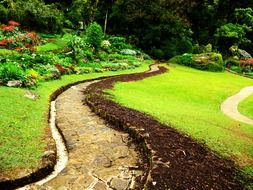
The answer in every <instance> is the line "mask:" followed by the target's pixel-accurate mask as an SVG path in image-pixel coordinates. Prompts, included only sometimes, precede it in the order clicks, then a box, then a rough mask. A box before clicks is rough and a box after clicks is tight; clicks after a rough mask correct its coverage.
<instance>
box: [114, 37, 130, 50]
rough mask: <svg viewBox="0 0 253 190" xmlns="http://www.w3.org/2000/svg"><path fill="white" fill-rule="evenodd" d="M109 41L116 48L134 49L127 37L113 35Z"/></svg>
mask: <svg viewBox="0 0 253 190" xmlns="http://www.w3.org/2000/svg"><path fill="white" fill-rule="evenodd" d="M109 42H110V43H111V45H112V48H113V49H114V50H118V51H120V50H122V49H132V48H133V47H132V46H131V45H130V44H128V43H127V42H126V38H124V37H119V36H111V37H110V38H109Z"/></svg>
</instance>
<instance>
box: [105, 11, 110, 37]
mask: <svg viewBox="0 0 253 190" xmlns="http://www.w3.org/2000/svg"><path fill="white" fill-rule="evenodd" d="M108 10H109V9H108V8H107V10H106V14H105V25H104V35H105V34H106V28H107V21H108Z"/></svg>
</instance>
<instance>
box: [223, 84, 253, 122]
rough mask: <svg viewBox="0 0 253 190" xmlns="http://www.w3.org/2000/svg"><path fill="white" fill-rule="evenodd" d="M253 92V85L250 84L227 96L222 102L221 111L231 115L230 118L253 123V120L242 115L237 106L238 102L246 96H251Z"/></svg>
mask: <svg viewBox="0 0 253 190" xmlns="http://www.w3.org/2000/svg"><path fill="white" fill-rule="evenodd" d="M252 93H253V86H248V87H245V88H243V89H242V90H241V91H240V92H238V93H237V94H235V95H233V96H231V97H229V98H227V99H226V100H225V101H224V102H223V103H222V104H221V111H222V112H223V113H224V114H225V115H227V116H229V117H230V118H232V119H234V120H237V121H240V122H243V123H246V124H249V125H253V120H252V119H250V118H248V117H246V116H244V115H242V114H241V113H239V111H238V109H237V107H238V104H239V103H240V102H241V101H242V100H244V99H245V98H247V97H249V96H250V95H251V94H252Z"/></svg>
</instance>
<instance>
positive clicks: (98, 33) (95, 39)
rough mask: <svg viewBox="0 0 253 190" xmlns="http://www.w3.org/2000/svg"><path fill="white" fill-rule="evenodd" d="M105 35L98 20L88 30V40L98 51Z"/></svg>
mask: <svg viewBox="0 0 253 190" xmlns="http://www.w3.org/2000/svg"><path fill="white" fill-rule="evenodd" d="M103 35H104V34H103V30H102V27H101V26H100V25H99V24H97V23H96V22H93V23H91V24H90V25H89V26H88V28H87V30H86V41H87V43H88V44H90V45H91V46H92V47H94V48H95V51H98V50H99V48H100V45H101V42H102V40H103Z"/></svg>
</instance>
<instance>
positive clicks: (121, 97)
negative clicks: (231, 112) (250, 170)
mask: <svg viewBox="0 0 253 190" xmlns="http://www.w3.org/2000/svg"><path fill="white" fill-rule="evenodd" d="M249 85H253V81H252V80H251V79H247V78H243V77H239V76H236V75H233V74H230V73H227V72H225V73H213V72H206V71H198V70H195V69H191V68H187V67H184V66H179V65H171V66H170V67H169V72H168V73H166V74H163V75H160V76H155V77H151V78H147V79H144V80H142V81H138V82H128V83H117V84H116V85H115V86H114V89H113V90H110V91H109V92H110V94H111V95H112V98H113V99H114V100H116V101H117V102H119V103H120V104H122V105H124V106H127V107H130V108H133V109H137V110H140V111H142V112H145V113H148V114H150V115H152V116H153V117H155V118H157V119H158V120H160V121H161V122H162V123H165V124H168V125H170V126H172V127H175V128H177V129H179V130H180V131H182V132H184V133H186V134H188V135H190V136H191V137H193V138H194V139H197V140H198V141H199V142H202V143H204V144H206V145H207V146H208V147H210V148H211V149H212V150H214V151H216V152H218V154H219V155H222V156H224V157H227V158H231V159H233V160H235V161H236V162H237V163H238V164H239V165H240V166H241V167H246V166H249V167H252V165H251V163H252V160H253V146H252V145H253V141H252V137H253V128H252V126H248V125H245V124H242V123H239V122H236V121H233V120H231V119H230V118H228V117H226V116H225V115H224V114H223V113H222V112H221V110H220V105H221V103H222V102H223V101H224V100H225V99H226V98H227V97H229V96H231V95H233V94H235V93H237V92H238V91H239V90H240V89H241V88H242V87H245V86H249ZM247 103H249V102H247ZM247 103H246V104H244V106H245V107H247V108H248V109H250V108H251V104H247ZM144 105H145V106H144Z"/></svg>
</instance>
